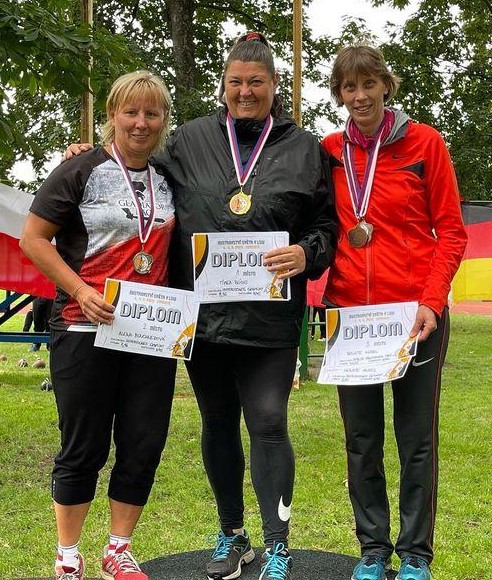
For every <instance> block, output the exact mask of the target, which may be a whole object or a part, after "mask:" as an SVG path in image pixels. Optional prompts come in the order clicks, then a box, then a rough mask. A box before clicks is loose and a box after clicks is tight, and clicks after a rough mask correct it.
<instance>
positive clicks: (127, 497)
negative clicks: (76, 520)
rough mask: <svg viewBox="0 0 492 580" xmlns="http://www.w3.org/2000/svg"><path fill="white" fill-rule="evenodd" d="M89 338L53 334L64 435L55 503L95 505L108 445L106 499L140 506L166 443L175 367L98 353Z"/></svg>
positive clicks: (147, 359)
mask: <svg viewBox="0 0 492 580" xmlns="http://www.w3.org/2000/svg"><path fill="white" fill-rule="evenodd" d="M94 336H95V334H94V333H92V332H90V333H88V332H53V333H52V352H51V356H50V365H51V376H52V379H53V388H54V392H55V397H56V404H57V408H58V416H59V428H60V432H61V450H60V452H59V453H58V455H57V456H56V458H55V465H54V468H53V474H52V496H53V499H54V500H55V501H56V502H58V503H60V504H63V505H75V504H81V503H86V502H89V501H92V499H93V498H94V494H95V489H96V482H97V478H98V474H99V471H100V469H101V468H102V467H103V466H104V464H105V463H106V461H107V459H108V455H109V451H110V445H111V437H113V440H114V445H115V462H114V465H113V467H112V470H111V477H110V481H109V488H108V495H109V497H110V498H112V499H114V500H116V501H120V502H123V503H128V504H131V505H145V503H146V502H147V499H148V496H149V493H150V490H151V487H152V484H153V482H154V475H155V471H156V469H157V466H158V464H159V461H160V457H161V453H162V450H163V449H164V444H165V442H166V437H167V432H168V427H169V418H170V414H171V405H172V399H173V392H174V377H175V371H176V361H175V360H171V359H167V358H159V357H155V356H147V355H142V354H133V353H130V352H120V351H115V350H107V349H104V348H98V347H95V346H94V345H93V343H94Z"/></svg>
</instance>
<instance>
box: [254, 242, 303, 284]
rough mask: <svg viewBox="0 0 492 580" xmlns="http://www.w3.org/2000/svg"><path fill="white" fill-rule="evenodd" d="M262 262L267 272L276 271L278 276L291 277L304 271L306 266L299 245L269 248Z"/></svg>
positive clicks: (281, 278)
mask: <svg viewBox="0 0 492 580" xmlns="http://www.w3.org/2000/svg"><path fill="white" fill-rule="evenodd" d="M263 263H264V264H265V266H266V267H267V270H268V271H269V272H277V274H278V278H279V279H280V280H283V279H285V278H292V276H295V275H296V274H300V273H301V272H304V270H305V268H306V254H305V253H304V250H303V249H302V247H301V246H299V245H298V244H294V245H293V246H282V247H281V248H275V249H274V250H270V251H269V252H267V253H266V254H265V255H264V257H263Z"/></svg>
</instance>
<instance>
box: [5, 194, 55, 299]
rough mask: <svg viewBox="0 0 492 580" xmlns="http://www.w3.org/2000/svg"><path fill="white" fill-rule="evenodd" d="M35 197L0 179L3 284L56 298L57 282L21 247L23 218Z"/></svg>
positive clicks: (22, 291)
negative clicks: (50, 278) (53, 281)
mask: <svg viewBox="0 0 492 580" xmlns="http://www.w3.org/2000/svg"><path fill="white" fill-rule="evenodd" d="M32 200H33V197H32V195H31V194H29V193H26V192H25V191H20V190H18V189H14V188H13V187H9V186H8V185H3V184H1V183H0V288H2V289H4V290H10V291H12V292H20V293H21V294H31V295H32V296H43V297H46V298H53V297H54V296H55V286H54V284H53V283H52V282H50V281H49V280H48V279H47V278H46V277H45V276H43V274H41V273H40V272H38V270H37V269H36V268H35V266H34V264H33V263H32V262H31V260H29V258H28V257H27V256H25V255H24V253H23V252H22V250H21V249H20V248H19V239H20V237H21V232H22V226H23V224H24V220H25V219H26V216H27V214H28V212H29V208H30V207H31V203H32Z"/></svg>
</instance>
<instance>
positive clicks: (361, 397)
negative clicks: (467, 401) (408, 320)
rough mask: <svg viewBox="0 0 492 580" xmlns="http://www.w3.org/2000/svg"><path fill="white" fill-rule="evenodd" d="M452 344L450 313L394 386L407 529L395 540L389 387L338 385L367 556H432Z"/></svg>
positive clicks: (356, 511)
mask: <svg viewBox="0 0 492 580" xmlns="http://www.w3.org/2000/svg"><path fill="white" fill-rule="evenodd" d="M448 341H449V311H448V309H447V308H446V309H445V310H444V312H443V314H442V316H441V318H440V320H439V322H438V327H437V330H436V331H435V332H433V333H432V334H431V335H430V336H429V338H428V339H427V340H426V341H425V342H422V343H419V345H418V349H417V355H416V357H415V359H414V360H413V363H412V365H411V366H410V367H409V368H408V370H407V373H406V375H405V376H404V377H403V378H401V379H398V380H396V381H393V383H392V390H393V423H394V430H395V436H396V442H397V446H398V453H399V458H400V495H399V510H400V532H399V535H398V538H397V540H396V544H395V547H394V548H393V544H392V542H391V539H390V514H389V502H388V496H387V493H386V479H385V474H384V465H383V445H384V401H383V385H365V386H339V387H338V394H339V400H340V409H341V413H342V418H343V422H344V427H345V437H346V446H347V458H348V481H349V494H350V500H351V502H352V507H353V510H354V515H355V522H356V533H357V537H358V539H359V541H360V544H361V551H362V555H367V554H377V555H380V556H382V557H383V558H387V557H389V556H390V555H391V554H392V552H393V549H395V551H396V553H397V554H398V555H399V556H400V557H405V556H409V555H417V556H420V557H422V558H424V559H425V560H427V561H428V562H431V561H432V558H433V536H434V524H435V516H436V505H437V475H438V422H439V397H440V390H441V370H442V366H443V364H444V358H445V356H446V350H447V345H448Z"/></svg>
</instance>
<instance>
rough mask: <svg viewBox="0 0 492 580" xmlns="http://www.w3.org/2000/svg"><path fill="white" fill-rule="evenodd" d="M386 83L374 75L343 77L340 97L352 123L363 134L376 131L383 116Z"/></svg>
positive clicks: (386, 90) (386, 89)
mask: <svg viewBox="0 0 492 580" xmlns="http://www.w3.org/2000/svg"><path fill="white" fill-rule="evenodd" d="M387 92H388V87H387V86H386V84H385V83H384V82H383V81H382V80H381V79H380V78H379V77H378V76H376V75H360V76H359V77H357V78H356V79H354V78H348V77H347V78H344V79H343V82H342V83H341V87H340V97H341V100H342V101H343V104H344V105H345V107H346V109H347V111H348V113H349V115H350V116H351V117H352V119H353V121H354V123H355V124H356V125H357V127H358V128H359V129H360V130H361V132H362V133H364V134H365V135H372V134H374V133H375V132H376V130H377V128H378V127H379V125H380V124H381V121H382V120H383V117H384V96H385V95H386V94H387Z"/></svg>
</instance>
